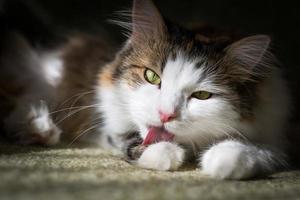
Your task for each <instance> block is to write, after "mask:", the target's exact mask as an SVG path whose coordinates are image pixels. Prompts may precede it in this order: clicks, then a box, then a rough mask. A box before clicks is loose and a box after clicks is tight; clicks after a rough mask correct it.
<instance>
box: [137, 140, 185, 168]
mask: <svg viewBox="0 0 300 200" xmlns="http://www.w3.org/2000/svg"><path fill="white" fill-rule="evenodd" d="M184 159H185V151H184V149H183V148H182V147H180V146H178V145H177V144H174V143H170V142H159V143H155V144H152V145H150V146H148V147H147V148H146V149H145V150H144V152H143V153H142V155H141V156H140V158H139V159H138V160H137V165H138V166H140V167H142V168H146V169H155V170H162V171H168V170H177V169H178V168H179V167H180V166H181V165H182V163H183V161H184Z"/></svg>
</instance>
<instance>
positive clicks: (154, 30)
mask: <svg viewBox="0 0 300 200" xmlns="http://www.w3.org/2000/svg"><path fill="white" fill-rule="evenodd" d="M165 34H166V26H165V23H164V20H163V17H162V16H161V14H160V12H159V11H158V9H157V8H156V6H155V5H154V4H153V2H152V0H134V2H133V9H132V33H131V40H132V41H133V42H138V43H143V42H145V40H147V39H161V38H163V37H164V36H165Z"/></svg>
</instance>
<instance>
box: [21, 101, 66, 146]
mask: <svg viewBox="0 0 300 200" xmlns="http://www.w3.org/2000/svg"><path fill="white" fill-rule="evenodd" d="M27 118H28V120H29V123H28V126H27V127H28V132H29V136H28V137H27V138H26V139H27V141H28V142H29V143H41V144H45V145H55V144H57V143H58V142H59V139H60V134H61V130H60V129H59V128H58V127H57V126H56V125H55V124H54V123H53V121H52V119H51V117H50V116H49V111H48V108H47V105H46V104H45V103H44V102H41V105H40V106H39V107H31V110H30V112H29V114H28V117H27Z"/></svg>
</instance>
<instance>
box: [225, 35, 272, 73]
mask: <svg viewBox="0 0 300 200" xmlns="http://www.w3.org/2000/svg"><path fill="white" fill-rule="evenodd" d="M270 42H271V39H270V37H269V36H267V35H255V36H250V37H246V38H244V39H241V40H239V41H237V42H235V43H233V44H232V45H230V46H229V47H227V48H226V49H225V51H226V61H227V62H228V61H229V62H230V65H231V66H233V67H234V69H233V70H234V71H233V70H232V73H233V74H234V75H236V76H241V78H242V77H243V76H244V77H245V78H247V76H249V75H256V74H255V73H256V72H259V70H260V71H262V72H264V71H267V69H264V68H268V67H270V66H268V64H270V63H269V61H270V55H271V54H270V53H269V52H268V48H269V46H270Z"/></svg>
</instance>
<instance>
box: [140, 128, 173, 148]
mask: <svg viewBox="0 0 300 200" xmlns="http://www.w3.org/2000/svg"><path fill="white" fill-rule="evenodd" d="M173 139H174V134H172V133H170V132H168V131H166V130H165V129H163V128H158V127H151V128H150V129H149V131H148V134H147V136H146V138H145V140H144V142H143V145H149V144H153V143H156V142H161V141H173Z"/></svg>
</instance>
